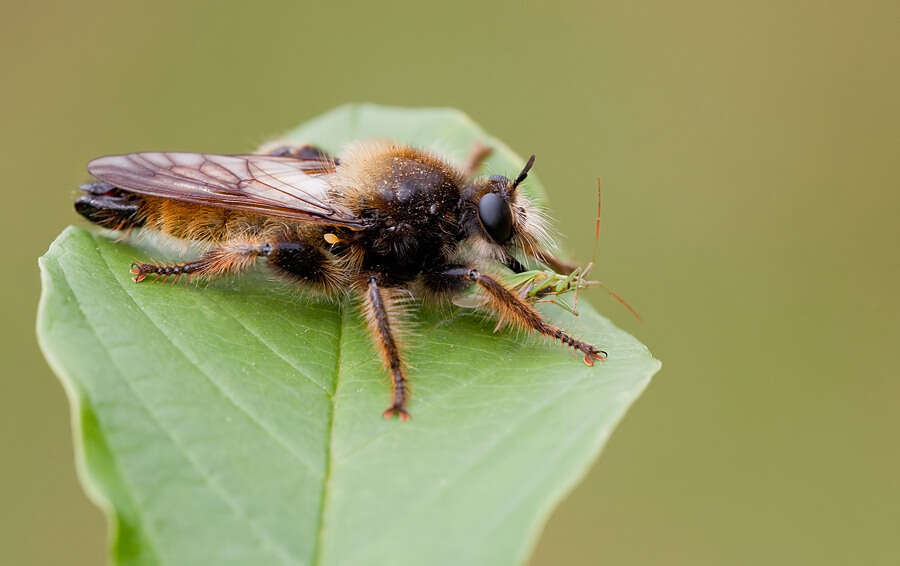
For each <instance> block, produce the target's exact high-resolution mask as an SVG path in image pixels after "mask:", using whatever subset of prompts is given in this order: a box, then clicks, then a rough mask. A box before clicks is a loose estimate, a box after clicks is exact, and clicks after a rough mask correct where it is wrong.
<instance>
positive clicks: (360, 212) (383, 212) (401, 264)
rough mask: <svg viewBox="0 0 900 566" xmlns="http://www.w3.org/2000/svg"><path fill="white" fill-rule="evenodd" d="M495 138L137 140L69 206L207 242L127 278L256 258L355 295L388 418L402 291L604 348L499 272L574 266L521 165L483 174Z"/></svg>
mask: <svg viewBox="0 0 900 566" xmlns="http://www.w3.org/2000/svg"><path fill="white" fill-rule="evenodd" d="M489 153H490V149H489V148H487V147H484V146H480V145H476V146H475V147H474V148H473V151H472V154H471V155H470V156H469V158H468V159H467V161H466V163H465V164H464V165H462V166H455V165H453V164H451V163H450V162H449V161H448V160H446V159H444V158H442V157H440V156H438V155H435V154H433V153H429V152H426V151H422V150H419V149H415V148H412V147H408V146H405V145H400V144H394V143H390V142H385V141H368V142H357V143H354V144H352V145H351V146H350V147H348V148H347V149H346V150H345V151H344V153H343V154H342V155H340V157H339V158H338V157H332V156H330V155H328V154H327V153H325V152H324V151H322V150H320V149H318V148H316V147H313V146H310V145H303V146H290V145H279V144H275V146H274V147H273V146H272V145H271V144H270V145H269V146H268V147H264V148H263V149H262V150H260V153H256V154H246V155H212V154H201V153H171V152H169V153H163V152H153V153H150V152H148V153H131V154H125V155H109V156H105V157H100V158H98V159H95V160H93V161H91V162H90V163H89V164H88V171H89V172H90V173H91V174H92V175H93V176H94V177H96V178H97V179H99V180H100V181H99V182H93V183H90V184H87V185H83V186H82V187H81V191H82V194H81V195H80V196H79V197H78V199H77V200H76V201H75V210H76V211H77V212H78V213H80V214H81V215H82V216H84V217H85V218H87V219H88V220H90V221H91V222H93V223H95V224H98V225H100V226H102V227H104V228H109V229H113V230H122V231H128V230H130V229H133V228H144V229H149V230H153V231H157V232H162V233H165V234H168V235H169V236H174V237H175V238H178V239H182V240H189V241H193V242H197V243H201V244H204V245H205V249H206V251H205V253H203V254H202V255H201V256H200V257H199V258H197V259H195V260H192V261H187V262H185V263H179V264H171V265H163V264H154V263H135V264H133V265H132V266H131V273H132V274H134V278H133V279H134V281H135V282H141V281H143V280H145V279H146V278H147V277H148V276H151V277H152V278H156V279H167V278H179V277H202V278H213V277H217V276H222V275H227V274H238V273H241V272H244V271H246V270H247V269H248V268H250V267H251V266H252V265H253V264H254V263H256V262H257V260H258V259H260V258H265V260H266V263H267V264H268V267H269V269H271V270H273V272H274V273H275V274H276V275H279V276H281V277H282V278H285V279H288V280H290V281H294V282H296V283H299V284H301V285H304V286H307V287H312V288H315V289H319V290H321V291H323V292H325V293H328V294H332V295H340V294H342V293H345V292H347V291H348V290H349V291H350V292H352V293H355V294H357V295H358V296H359V297H360V298H361V304H362V308H361V310H362V314H363V316H364V317H365V319H366V322H367V323H368V330H369V333H370V334H371V337H372V341H373V343H374V345H375V348H376V349H377V350H378V352H379V354H380V356H381V359H382V361H383V363H384V365H385V368H386V370H387V371H388V372H389V373H390V377H391V381H392V384H393V391H392V398H391V405H390V407H388V409H387V410H386V411H384V416H385V417H392V416H398V417H400V418H401V419H403V420H407V419H408V418H409V413H408V412H407V410H406V402H407V397H408V386H407V378H406V370H405V366H404V361H403V347H402V343H401V333H400V332H399V329H400V328H402V326H403V322H404V320H403V319H404V309H403V307H402V304H403V302H404V300H403V299H404V297H405V296H409V295H410V294H412V295H418V296H420V297H423V298H431V299H440V298H447V297H450V298H452V297H454V296H457V295H460V294H461V293H463V292H464V291H466V290H468V289H470V288H472V287H475V288H477V289H478V291H479V292H480V295H481V296H482V297H483V306H484V307H485V308H487V309H488V310H490V311H492V312H493V313H495V314H496V316H497V317H498V318H499V321H500V322H502V323H506V324H511V325H515V326H518V327H520V328H522V329H525V330H528V331H531V332H535V333H538V334H542V335H544V336H547V337H549V338H552V339H554V340H557V341H559V342H561V343H563V344H565V345H567V346H570V347H571V348H573V349H575V350H576V351H577V352H579V353H581V354H582V355H583V356H584V361H585V363H587V364H588V365H593V364H594V361H595V360H600V361H602V360H605V359H606V352H604V351H603V350H600V349H599V348H597V347H595V346H593V345H591V344H588V343H586V342H582V341H581V340H578V339H576V338H573V337H572V336H570V335H569V334H567V333H566V332H565V331H564V330H562V329H560V328H558V327H556V326H554V325H553V324H550V323H549V322H547V321H546V320H544V318H543V317H542V316H541V315H540V314H538V312H537V311H536V310H535V309H534V307H533V306H532V305H531V304H530V303H529V300H528V297H525V296H523V295H522V294H520V293H517V292H515V290H514V289H512V288H511V287H510V286H508V285H507V284H505V283H503V282H502V281H501V280H498V279H497V278H495V277H493V276H492V275H489V274H487V273H484V272H482V269H485V270H487V271H491V268H490V266H491V265H496V264H502V265H503V266H506V267H507V268H509V269H511V270H512V271H514V272H517V273H521V272H523V271H525V268H524V267H523V265H522V263H520V260H519V259H518V258H522V259H523V260H524V258H526V257H527V258H531V259H533V260H536V261H538V262H541V263H543V264H545V265H547V266H549V267H551V268H552V269H554V270H555V271H557V272H562V273H569V272H571V271H572V269H573V267H572V266H569V265H567V264H565V263H564V262H562V261H560V260H558V259H556V258H555V257H554V256H553V255H551V253H550V252H549V251H548V250H549V247H550V244H551V242H550V241H549V238H548V236H547V230H546V225H545V221H544V220H543V218H544V217H543V216H542V214H541V211H540V210H539V209H538V208H537V207H536V206H535V205H534V204H532V203H531V202H529V200H528V199H527V198H526V197H525V195H523V194H521V191H519V190H518V188H519V186H520V185H521V183H522V182H523V181H524V180H525V178H526V176H527V175H528V171H529V170H530V169H531V167H532V165H533V163H534V156H533V155H532V156H531V158H530V159H529V160H528V162H527V163H526V164H525V166H524V167H523V168H522V171H521V173H519V175H518V176H517V177H516V178H515V179H512V180H510V179H509V178H507V177H504V176H501V175H494V176H490V177H478V176H477V171H478V170H479V168H480V166H481V164H482V162H483V161H484V159H485V158H486V157H487V156H488V154H489Z"/></svg>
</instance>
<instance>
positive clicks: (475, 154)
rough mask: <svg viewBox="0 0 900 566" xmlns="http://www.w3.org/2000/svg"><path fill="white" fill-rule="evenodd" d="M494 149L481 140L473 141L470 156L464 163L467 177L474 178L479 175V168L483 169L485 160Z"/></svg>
mask: <svg viewBox="0 0 900 566" xmlns="http://www.w3.org/2000/svg"><path fill="white" fill-rule="evenodd" d="M493 151H494V150H493V149H492V148H490V147H489V146H486V145H484V144H483V143H481V142H475V143H473V144H472V149H470V150H469V156H468V157H467V158H466V162H465V163H464V164H463V172H465V174H466V177H468V178H469V179H472V178H474V177H475V176H476V175H478V170H479V169H481V166H482V165H483V164H484V160H485V159H487V158H488V156H490V155H491V153H492V152H493Z"/></svg>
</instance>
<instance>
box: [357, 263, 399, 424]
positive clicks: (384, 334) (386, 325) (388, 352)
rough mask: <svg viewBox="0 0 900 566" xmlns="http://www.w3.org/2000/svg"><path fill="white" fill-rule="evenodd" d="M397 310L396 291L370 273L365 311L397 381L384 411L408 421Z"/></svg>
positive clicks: (382, 357)
mask: <svg viewBox="0 0 900 566" xmlns="http://www.w3.org/2000/svg"><path fill="white" fill-rule="evenodd" d="M397 311H398V305H397V303H396V296H395V295H394V294H393V292H392V291H391V290H390V289H383V288H381V287H379V286H378V279H377V278H376V277H375V276H374V275H372V276H370V277H369V278H368V280H367V281H366V286H365V290H364V291H363V312H364V314H365V317H366V322H368V327H369V333H370V334H371V335H372V341H373V342H374V343H375V347H376V349H377V350H378V353H379V354H380V355H381V360H382V362H383V363H384V365H385V367H386V368H387V369H388V371H390V373H391V383H392V384H393V395H392V398H391V406H390V407H388V408H387V410H385V411H384V413H383V416H384V417H385V418H390V417H393V416H395V415H396V416H398V417H400V419H401V420H404V421H406V420H409V413H408V412H406V399H407V397H408V393H409V391H408V388H407V386H406V376H405V375H404V373H403V358H402V354H401V352H400V346H399V344H398V342H397V330H398V329H397V325H398V323H399V313H398V312H397Z"/></svg>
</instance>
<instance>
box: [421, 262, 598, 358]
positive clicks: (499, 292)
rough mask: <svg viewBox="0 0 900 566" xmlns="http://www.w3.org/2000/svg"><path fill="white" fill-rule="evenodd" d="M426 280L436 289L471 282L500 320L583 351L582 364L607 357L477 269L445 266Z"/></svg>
mask: <svg viewBox="0 0 900 566" xmlns="http://www.w3.org/2000/svg"><path fill="white" fill-rule="evenodd" d="M425 282H426V284H427V285H429V286H430V287H431V288H433V289H434V290H436V291H459V290H462V289H463V288H465V287H466V286H468V285H471V284H473V283H474V284H476V285H478V287H479V288H481V290H482V291H483V292H484V294H485V295H486V296H487V299H488V303H487V306H488V307H489V308H490V309H491V310H493V311H494V312H495V313H496V314H497V315H498V317H499V318H500V322H501V323H505V322H508V323H512V324H515V325H517V326H519V327H522V328H525V329H527V330H531V331H533V332H537V333H539V334H543V335H544V336H547V337H548V338H553V339H554V340H558V341H559V342H562V343H563V344H565V345H566V346H569V347H570V348H572V349H574V350H576V351H577V352H579V353H581V354H583V355H584V363H586V364H587V365H589V366H592V365H594V361H595V360H597V361H601V362H602V361H604V360H606V352H604V351H603V350H601V349H599V348H597V347H596V346H593V345H591V344H588V343H587V342H582V341H581V340H578V339H576V338H573V337H572V336H570V335H569V334H568V333H566V332H565V331H564V330H563V329H561V328H558V327H556V326H554V325H552V324H550V323H549V322H547V321H546V320H544V318H543V317H542V316H541V315H540V313H538V312H537V311H536V310H534V308H533V307H532V306H531V305H529V304H528V303H527V302H526V301H525V300H523V299H522V298H521V297H519V296H518V295H517V294H516V293H514V292H512V291H510V290H509V289H507V288H506V287H505V286H504V285H503V284H502V283H500V282H499V281H497V280H496V279H494V278H493V277H491V276H489V275H485V274H483V273H481V272H479V271H478V270H477V269H472V268H471V267H465V266H447V267H446V268H444V269H443V270H441V271H439V272H435V273H431V274H428V275H427V276H426V278H425Z"/></svg>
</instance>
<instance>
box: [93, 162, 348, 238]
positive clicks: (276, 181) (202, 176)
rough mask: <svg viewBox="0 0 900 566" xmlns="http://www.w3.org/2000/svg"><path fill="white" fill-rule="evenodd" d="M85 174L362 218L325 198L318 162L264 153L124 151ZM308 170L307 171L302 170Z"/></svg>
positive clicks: (303, 216) (309, 218)
mask: <svg viewBox="0 0 900 566" xmlns="http://www.w3.org/2000/svg"><path fill="white" fill-rule="evenodd" d="M88 171H89V172H90V173H91V175H93V176H95V177H97V178H98V179H100V180H102V181H106V182H107V183H110V184H112V185H114V186H116V187H119V188H120V189H123V190H126V191H130V192H134V193H138V194H143V195H149V196H154V197H162V198H170V199H174V200H179V201H184V202H192V203H196V204H203V205H207V206H217V207H221V208H229V209H233V210H242V211H246V212H252V213H256V214H262V215H269V216H278V217H280V218H286V219H289V220H297V221H301V222H314V223H319V224H329V225H333V226H347V227H350V228H362V227H363V226H364V224H363V222H362V220H361V219H360V218H359V217H357V216H356V215H354V214H353V213H352V212H351V211H349V210H347V209H346V208H344V207H342V206H340V205H337V204H335V203H333V202H331V200H330V199H329V196H328V191H329V189H330V188H331V187H330V185H329V184H328V181H327V180H326V178H325V177H323V176H319V175H315V174H312V172H313V171H315V172H316V173H323V172H324V173H328V172H331V171H323V170H322V167H321V163H318V164H316V167H313V166H312V164H311V162H309V161H307V160H298V159H294V158H290V157H272V156H267V155H213V154H204V153H174V152H167V153H160V152H147V153H129V154H125V155H107V156H104V157H100V158H97V159H95V160H93V161H91V162H90V163H89V164H88ZM307 171H309V173H307Z"/></svg>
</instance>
